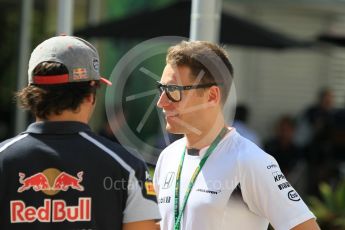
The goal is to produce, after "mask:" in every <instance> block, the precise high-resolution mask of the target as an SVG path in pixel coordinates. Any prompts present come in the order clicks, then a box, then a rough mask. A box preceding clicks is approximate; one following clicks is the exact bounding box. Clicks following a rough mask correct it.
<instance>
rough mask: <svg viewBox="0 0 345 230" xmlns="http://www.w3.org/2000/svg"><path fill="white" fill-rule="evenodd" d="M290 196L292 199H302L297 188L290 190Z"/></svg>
mask: <svg viewBox="0 0 345 230" xmlns="http://www.w3.org/2000/svg"><path fill="white" fill-rule="evenodd" d="M288 198H289V199H290V200H292V201H300V200H301V198H300V197H299V195H298V193H297V192H296V191H295V190H290V191H289V192H288Z"/></svg>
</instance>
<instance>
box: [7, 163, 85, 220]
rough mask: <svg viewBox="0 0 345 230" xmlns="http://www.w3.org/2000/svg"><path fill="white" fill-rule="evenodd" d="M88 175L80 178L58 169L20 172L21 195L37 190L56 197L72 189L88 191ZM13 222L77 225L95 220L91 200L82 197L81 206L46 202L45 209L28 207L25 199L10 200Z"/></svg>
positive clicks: (80, 198)
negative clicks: (28, 173)
mask: <svg viewBox="0 0 345 230" xmlns="http://www.w3.org/2000/svg"><path fill="white" fill-rule="evenodd" d="M83 175H84V172H83V171H80V172H78V173H77V175H76V176H73V175H71V174H69V173H67V172H61V171H60V170H58V169H55V168H48V169H46V170H44V171H42V172H38V173H35V174H33V175H31V176H27V175H26V174H25V173H23V172H19V183H20V187H19V188H18V190H17V192H18V193H23V192H28V191H34V192H42V193H44V194H46V195H49V196H54V195H56V194H57V193H59V192H67V191H69V190H76V191H79V192H82V191H84V190H85V189H84V186H83V185H81V182H82V181H83ZM10 213H11V223H31V222H34V221H39V222H63V221H68V222H75V221H90V220H91V197H79V198H78V204H77V205H73V206H71V205H67V204H66V201H65V200H63V199H59V200H54V199H44V201H43V205H42V206H41V207H37V208H36V207H34V206H27V205H26V203H25V202H24V201H23V200H12V201H10Z"/></svg>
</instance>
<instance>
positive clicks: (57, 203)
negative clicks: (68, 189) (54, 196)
mask: <svg viewBox="0 0 345 230" xmlns="http://www.w3.org/2000/svg"><path fill="white" fill-rule="evenodd" d="M10 206H11V223H31V222H34V221H39V222H63V221H69V222H75V221H90V220H91V198H87V197H80V198H79V200H78V205H77V206H68V205H67V204H66V202H65V201H64V200H51V199H44V202H43V206H41V207H38V208H35V207H33V206H26V204H25V203H24V202H23V201H21V200H14V201H11V205H10Z"/></svg>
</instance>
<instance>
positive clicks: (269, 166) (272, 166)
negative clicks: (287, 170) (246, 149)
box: [267, 164, 278, 169]
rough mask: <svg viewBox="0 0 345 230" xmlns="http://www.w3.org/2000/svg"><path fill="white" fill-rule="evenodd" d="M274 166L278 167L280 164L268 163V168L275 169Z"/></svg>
mask: <svg viewBox="0 0 345 230" xmlns="http://www.w3.org/2000/svg"><path fill="white" fill-rule="evenodd" d="M273 168H278V165H276V164H270V165H267V169H273Z"/></svg>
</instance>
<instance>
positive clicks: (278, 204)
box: [238, 149, 315, 230]
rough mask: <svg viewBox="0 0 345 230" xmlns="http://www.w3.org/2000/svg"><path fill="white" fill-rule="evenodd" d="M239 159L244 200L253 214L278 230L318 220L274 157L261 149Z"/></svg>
mask: <svg viewBox="0 0 345 230" xmlns="http://www.w3.org/2000/svg"><path fill="white" fill-rule="evenodd" d="M238 160H239V162H238V163H239V170H240V172H239V175H240V186H241V191H242V195H243V199H244V201H245V202H246V203H247V205H248V208H249V209H250V210H251V211H252V212H254V213H256V214H257V215H259V216H262V217H265V218H266V219H268V220H269V222H270V223H271V224H272V226H273V227H274V229H277V230H286V229H291V228H293V227H295V226H296V225H298V224H301V223H303V222H305V221H307V220H309V219H312V218H315V216H314V215H313V213H312V212H311V211H310V210H309V209H308V207H307V206H306V204H305V203H304V202H303V200H302V199H301V197H300V196H299V194H298V193H297V192H296V190H295V189H294V188H293V187H292V186H291V185H290V184H289V182H288V181H287V180H286V178H285V176H284V175H283V173H282V172H281V170H280V168H279V165H278V163H277V161H276V160H275V159H274V158H273V157H272V156H270V155H268V154H267V153H265V152H263V151H262V150H260V149H258V150H257V151H254V153H253V152H252V154H250V157H248V156H240V157H239V159H238Z"/></svg>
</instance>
